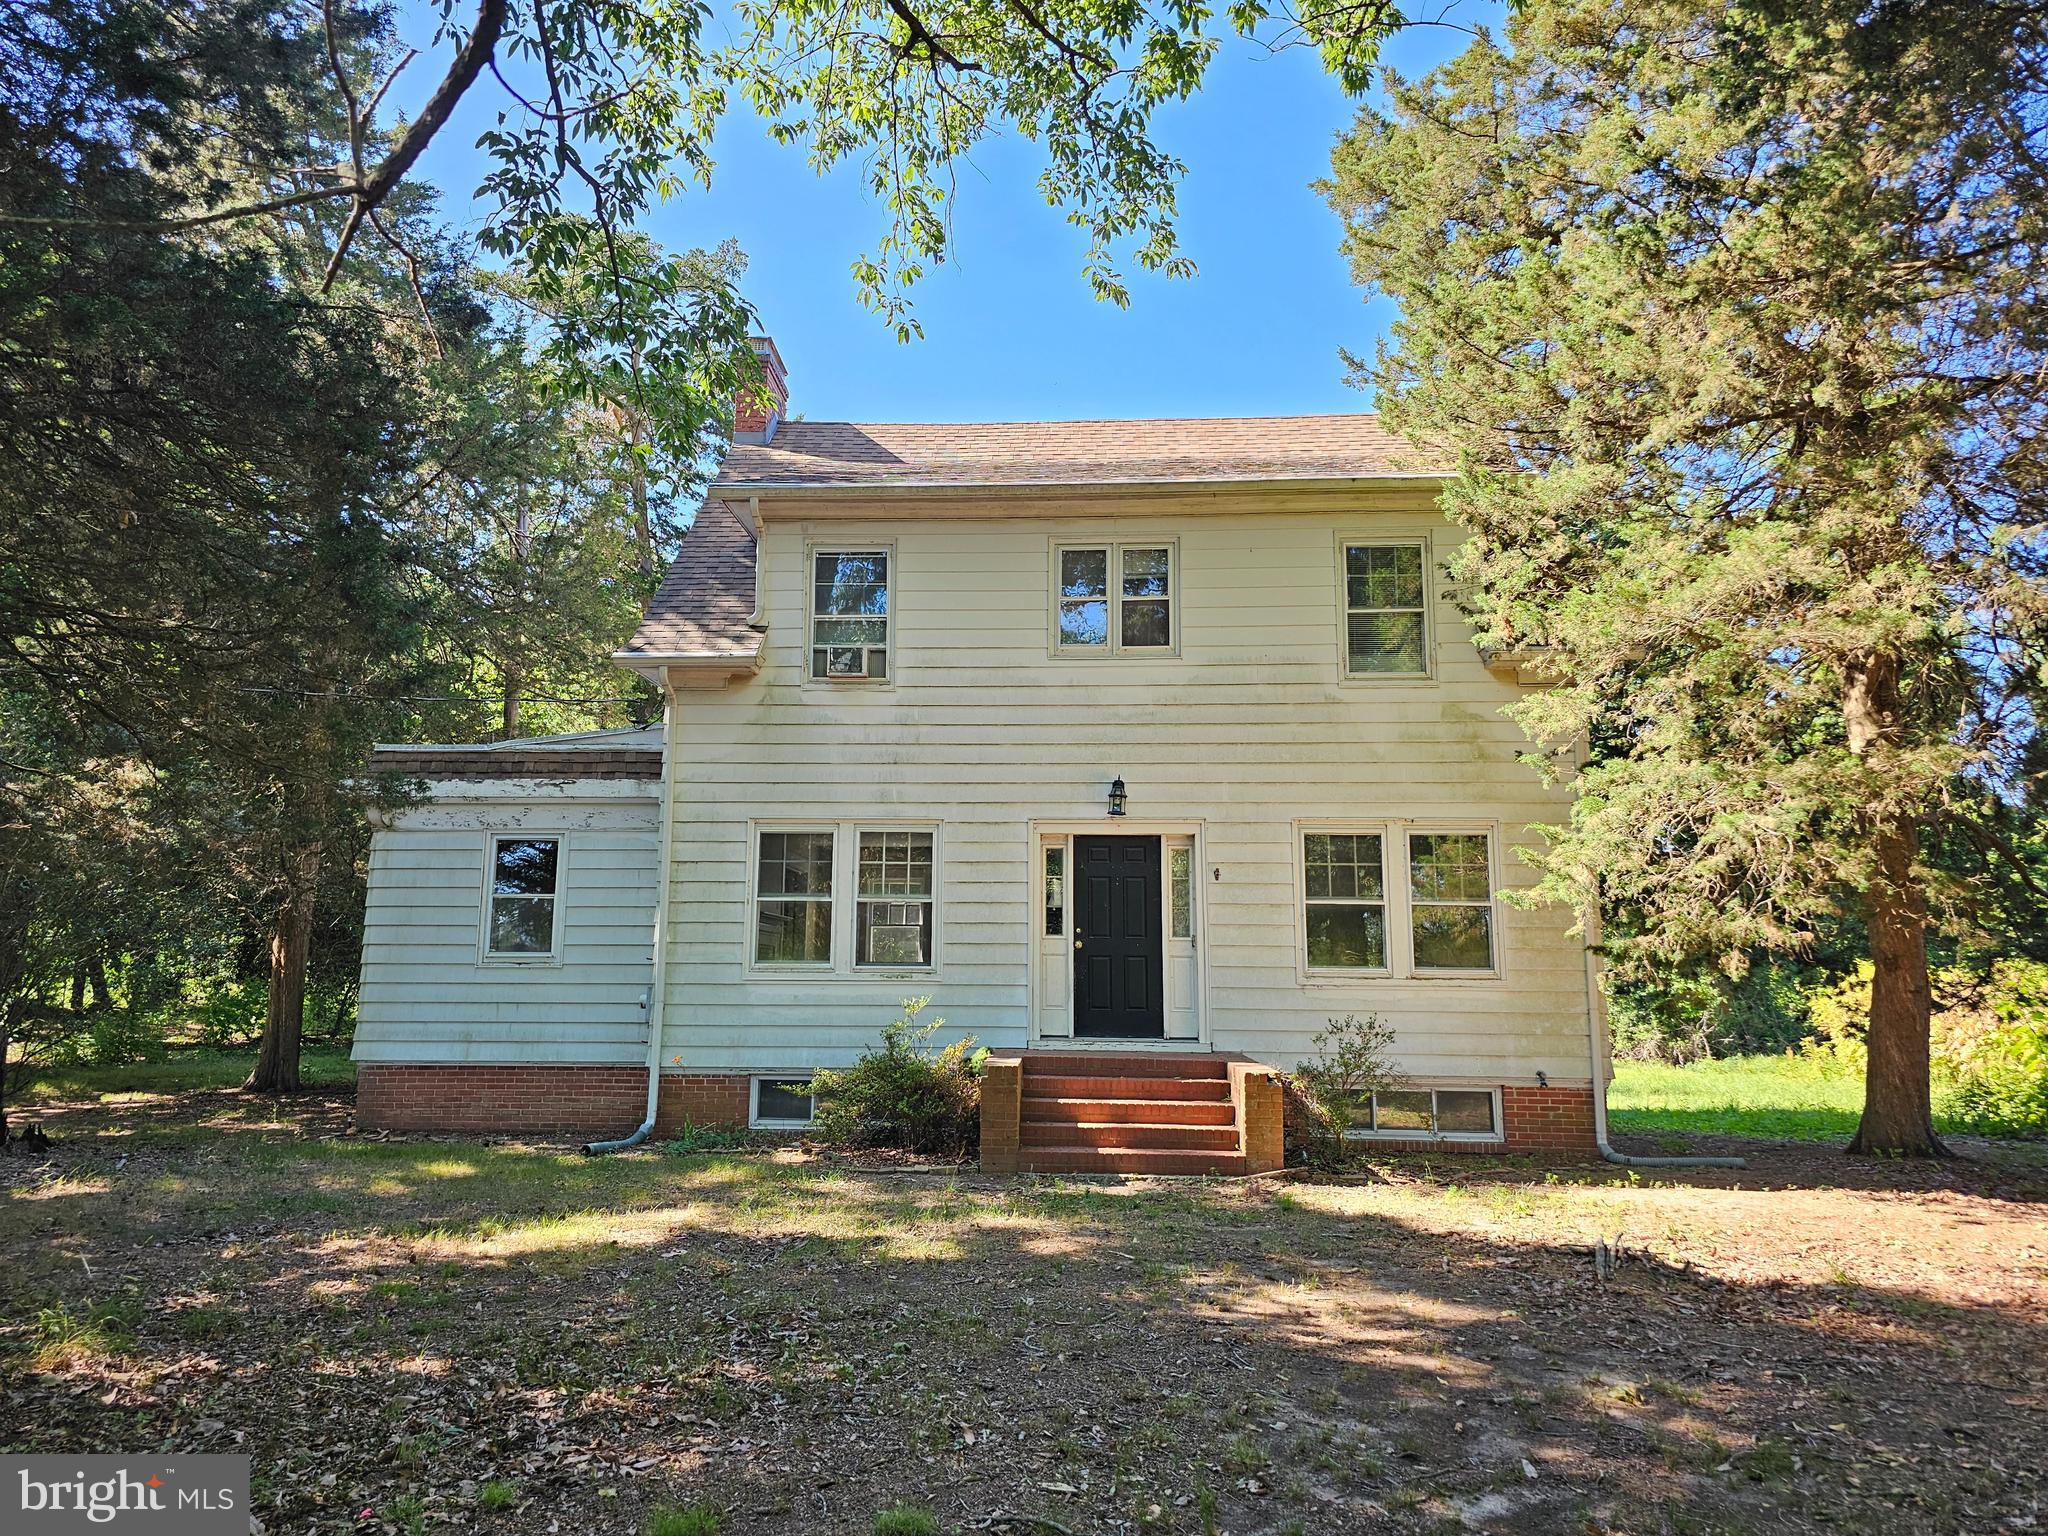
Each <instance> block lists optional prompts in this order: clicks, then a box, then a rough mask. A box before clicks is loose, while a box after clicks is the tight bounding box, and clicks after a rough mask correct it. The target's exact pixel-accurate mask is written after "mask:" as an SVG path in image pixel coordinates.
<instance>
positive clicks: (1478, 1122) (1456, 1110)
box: [1436, 1088, 1493, 1136]
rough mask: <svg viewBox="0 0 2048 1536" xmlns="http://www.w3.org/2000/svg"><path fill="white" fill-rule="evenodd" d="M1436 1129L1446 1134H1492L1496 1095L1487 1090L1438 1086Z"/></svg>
mask: <svg viewBox="0 0 2048 1536" xmlns="http://www.w3.org/2000/svg"><path fill="white" fill-rule="evenodd" d="M1436 1128H1437V1130H1438V1131H1440V1132H1445V1133H1453V1132H1455V1133H1458V1134H1462V1135H1467V1136H1491V1135H1492V1134H1493V1095H1492V1094H1490V1093H1488V1092H1486V1091H1485V1090H1484V1089H1478V1090H1473V1089H1464V1088H1439V1089H1437V1091H1436Z"/></svg>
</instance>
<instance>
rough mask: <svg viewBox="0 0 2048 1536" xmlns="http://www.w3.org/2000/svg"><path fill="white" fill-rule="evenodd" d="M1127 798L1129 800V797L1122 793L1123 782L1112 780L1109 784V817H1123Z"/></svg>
mask: <svg viewBox="0 0 2048 1536" xmlns="http://www.w3.org/2000/svg"><path fill="white" fill-rule="evenodd" d="M1129 798H1130V796H1129V795H1127V794H1126V793H1125V792H1124V781H1123V780H1122V779H1112V780H1110V783H1109V814H1110V815H1112V816H1121V815H1123V813H1124V802H1125V801H1126V800H1128V799H1129Z"/></svg>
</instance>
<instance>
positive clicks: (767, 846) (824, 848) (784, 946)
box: [754, 831, 833, 969]
mask: <svg viewBox="0 0 2048 1536" xmlns="http://www.w3.org/2000/svg"><path fill="white" fill-rule="evenodd" d="M832 863H833V835H832V833H831V832H830V831H816V832H768V831H764V832H762V833H761V835H760V842H759V846H758V848H757V850H756V864H755V877H754V964H756V965H771V966H773V965H802V966H816V967H819V968H821V969H823V968H827V967H829V966H830V965H831V964H832Z"/></svg>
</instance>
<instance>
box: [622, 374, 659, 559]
mask: <svg viewBox="0 0 2048 1536" xmlns="http://www.w3.org/2000/svg"><path fill="white" fill-rule="evenodd" d="M633 367H634V369H635V371H638V369H639V367H640V358H639V354H638V353H635V354H634V357H633ZM626 422H627V434H628V439H627V444H626V447H627V450H628V453H629V456H630V458H631V467H630V473H631V475H632V479H631V481H630V482H629V485H630V489H631V492H632V497H633V538H634V540H635V542H636V543H637V544H638V546H639V550H640V574H641V575H642V576H652V575H653V574H654V523H653V521H652V519H650V518H649V517H648V515H647V461H646V459H644V458H643V457H642V456H641V453H640V445H641V443H642V442H643V441H644V438H643V437H642V435H641V434H642V428H641V422H640V413H639V412H638V411H637V410H634V409H633V408H632V407H630V406H628V407H627V410H626Z"/></svg>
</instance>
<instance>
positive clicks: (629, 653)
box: [612, 650, 761, 686]
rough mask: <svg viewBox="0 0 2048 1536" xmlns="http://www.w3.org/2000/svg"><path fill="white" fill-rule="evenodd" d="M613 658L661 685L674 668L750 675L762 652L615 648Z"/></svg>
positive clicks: (690, 673) (707, 673)
mask: <svg viewBox="0 0 2048 1536" xmlns="http://www.w3.org/2000/svg"><path fill="white" fill-rule="evenodd" d="M612 660H613V661H615V662H617V663H618V664H619V665H620V666H622V667H625V668H626V669H627V670H628V671H632V672H637V673H638V674H639V675H640V676H642V677H644V678H646V679H647V681H649V682H650V683H653V684H655V685H657V686H659V685H660V684H661V683H662V682H663V681H664V680H665V679H666V678H667V677H668V676H669V674H670V673H672V672H679V673H682V674H685V675H686V676H690V677H694V678H699V679H701V678H705V677H710V676H713V675H716V674H720V673H722V674H723V675H724V676H726V677H751V676H752V675H753V674H755V673H756V672H759V671H760V670H761V653H760V652H759V651H758V650H755V651H635V650H623V651H613V652H612Z"/></svg>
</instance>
